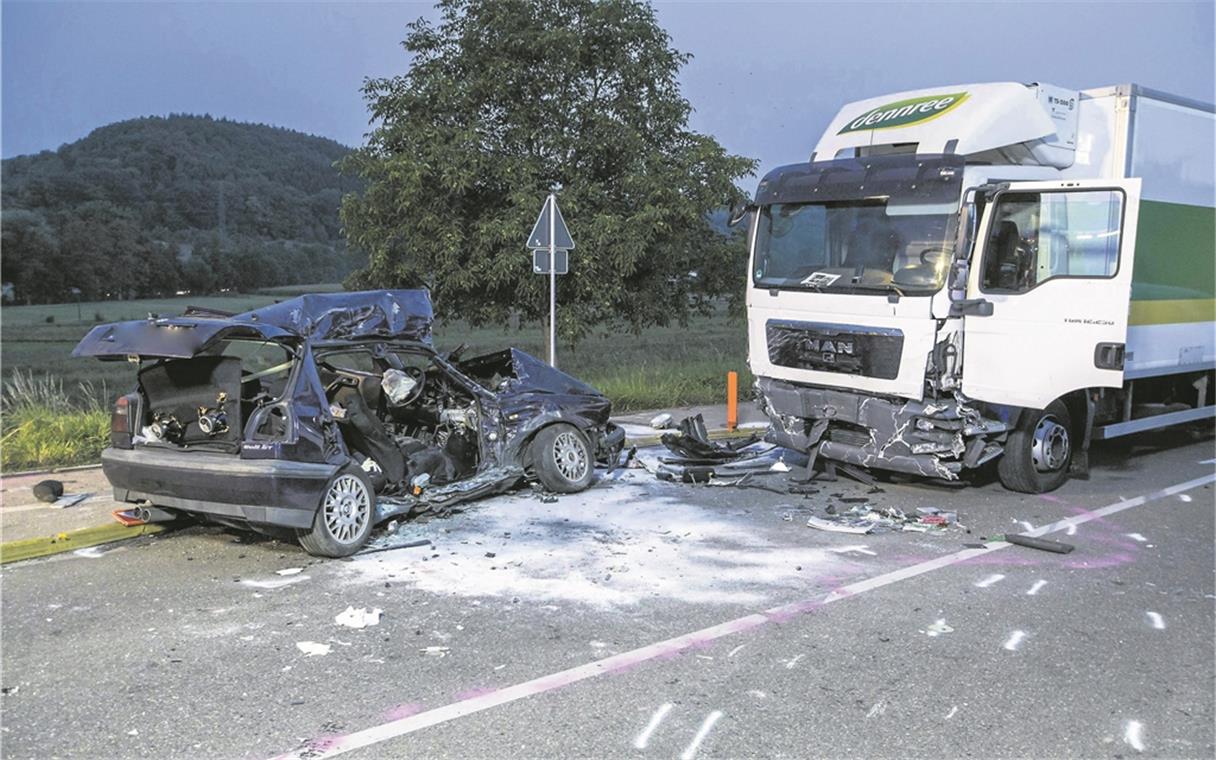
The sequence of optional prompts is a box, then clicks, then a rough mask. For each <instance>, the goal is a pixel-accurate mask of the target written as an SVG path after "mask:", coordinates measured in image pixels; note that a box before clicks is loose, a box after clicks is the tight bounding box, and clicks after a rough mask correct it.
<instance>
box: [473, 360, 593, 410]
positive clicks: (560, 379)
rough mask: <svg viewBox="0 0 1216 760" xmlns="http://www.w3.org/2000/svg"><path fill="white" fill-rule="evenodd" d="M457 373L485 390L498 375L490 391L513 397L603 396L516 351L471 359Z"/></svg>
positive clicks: (576, 380)
mask: <svg viewBox="0 0 1216 760" xmlns="http://www.w3.org/2000/svg"><path fill="white" fill-rule="evenodd" d="M458 366H459V367H460V370H461V371H462V372H464V373H465V374H467V375H469V376H470V377H473V378H476V379H477V380H479V381H481V382H483V384H485V385H487V386H489V385H490V383H489V382H488V381H489V380H490V379H491V378H492V377H494V376H495V375H498V376H499V378H500V384H499V387H497V388H493V390H496V391H499V392H503V391H512V392H516V393H527V392H534V393H560V394H563V395H567V396H595V397H599V398H603V396H604V394H602V393H600V392H599V391H597V390H596V389H595V388H592V387H591V386H590V385H587V384H586V383H584V382H583V381H581V380H578V379H577V378H574V377H571V376H570V375H567V374H566V373H565V372H562V371H561V370H559V369H556V368H554V367H550V366H549V365H548V364H546V363H545V362H543V361H541V360H540V359H537V358H536V357H535V356H532V355H531V354H528V353H524V352H523V351H520V350H519V349H518V348H507V349H504V350H502V351H495V352H494V353H492V354H484V355H482V356H475V357H473V358H472V359H466V360H465V361H462V362H460V363H459V365H458Z"/></svg>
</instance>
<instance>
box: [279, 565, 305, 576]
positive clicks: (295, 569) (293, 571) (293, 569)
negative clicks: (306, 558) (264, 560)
mask: <svg viewBox="0 0 1216 760" xmlns="http://www.w3.org/2000/svg"><path fill="white" fill-rule="evenodd" d="M303 570H304V568H302V567H285V568H283V569H282V570H275V571H274V574H275V575H296V574H298V573H300V572H303Z"/></svg>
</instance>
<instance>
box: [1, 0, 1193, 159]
mask: <svg viewBox="0 0 1216 760" xmlns="http://www.w3.org/2000/svg"><path fill="white" fill-rule="evenodd" d="M1214 5H1216V4H1214V3H1213V2H1212V1H1211V0H1207V1H1206V2H1172V3H1171V2H1155V3H1094V2H1085V3H1073V4H1069V3H1062V2H1051V3H1043V4H1032V3H1014V2H1009V3H1001V4H990V3H937V4H927V3H926V4H917V3H892V4H887V3H864V2H855V3H848V4H844V3H814V2H802V3H794V2H791V3H708V2H682V3H675V2H671V3H657V4H656V7H657V9H658V13H659V20H660V22H661V23H662V24H663V25H664V27H665V28H666V29H667V31H668V33H669V34H670V35H671V37H672V41H673V44H674V46H675V47H676V48H678V49H680V50H683V51H686V52H690V53H692V54H693V55H694V56H695V58H694V59H693V61H692V63H690V64H689V65H688V66H687V67H686V69H685V70H684V72H683V75H682V82H683V85H684V94H685V96H686V97H687V98H688V99H689V100H690V101H691V103H692V105H693V107H694V108H695V109H696V111H695V114H694V116H693V119H692V127H693V128H694V129H696V130H698V131H701V132H706V133H710V134H712V135H714V136H716V137H717V138H718V140H719V141H720V142H722V144H723V145H725V146H726V148H727V149H728V150H730V151H732V152H735V153H740V154H743V155H747V156H751V157H755V158H759V159H760V161H761V172H764V171H767V170H768V169H771V168H773V167H774V166H777V165H779V164H784V163H791V162H795V161H803V160H806V158H807V156H808V155H809V152H810V150H811V148H812V147H813V145H814V143H815V141H816V139H817V137H818V135H819V133H820V132H821V131H822V130H823V128H824V126H825V125H826V124H827V122H828V120H829V119H830V118H831V117H832V116H833V115H834V114H835V112H836V111H837V109H838V108H839V107H840V106H841V105H842V104H843V103H845V102H847V101H850V100H857V99H860V98H864V97H870V96H874V95H881V94H883V93H887V92H895V91H899V90H908V89H914V88H918V87H929V86H937V85H948V84H957V83H967V82H983V81H1002V80H1016V81H1025V82H1030V81H1045V82H1051V83H1053V84H1057V85H1061V86H1065V87H1075V88H1077V89H1087V88H1092V87H1099V86H1104V85H1111V84H1116V83H1122V82H1136V83H1139V84H1142V85H1146V86H1149V87H1153V88H1157V89H1162V90H1166V91H1169V92H1174V93H1177V94H1180V95H1185V96H1188V97H1191V98H1196V99H1199V100H1204V101H1209V102H1210V101H1212V100H1214V99H1216V96H1214V93H1213V90H1214V87H1216V83H1214V74H1213V71H1214V69H1216V61H1214V59H1213V25H1214V23H1216V21H1214V18H1213V7H1214ZM419 15H428V16H431V17H434V15H435V14H434V11H433V10H432V8H431V6H430V4H429V3H377V4H373V3H356V2H351V3H286V2H263V3H167V2H165V3H143V4H140V3H101V2H97V3H68V2H14V1H13V0H4V2H3V5H2V10H0V16H2V18H0V22H2V24H3V34H2V47H3V61H2V63H3V80H2V85H3V91H2V92H3V120H2V132H0V152H2V154H3V156H5V157H9V156H14V155H19V154H23V153H32V152H37V151H39V150H45V149H55V148H57V147H59V146H60V145H61V144H63V143H66V142H71V141H73V140H77V139H79V138H81V137H84V136H85V135H86V134H88V133H89V131H91V130H92V129H94V128H96V127H99V126H102V125H104V124H107V123H110V122H113V121H117V120H121V119H127V118H131V117H135V116H144V115H165V114H169V113H199V114H201V113H209V114H211V115H213V116H226V117H228V118H232V119H236V120H240V121H254V122H263V123H269V124H274V125H278V126H284V127H289V128H292V129H297V130H300V131H303V132H310V133H313V134H319V135H324V136H327V137H331V138H333V139H335V140H338V141H340V142H342V143H345V144H347V145H358V144H360V143H361V142H362V141H363V134H364V133H365V132H366V131H367V111H366V108H365V104H364V102H363V100H362V96H361V95H360V92H359V87H360V84H361V82H362V80H363V78H364V77H366V76H385V75H391V74H395V73H400V72H403V71H405V70H406V68H407V67H408V65H409V59H408V57H407V55H406V53H405V52H404V50H403V49H402V48H401V47H400V44H399V43H400V41H401V40H402V39H403V38H404V37H405V34H406V31H405V25H406V24H407V23H408V22H409V21H411V20H412V19H414V18H416V17H418V16H419ZM554 116H555V118H561V114H555V115H554Z"/></svg>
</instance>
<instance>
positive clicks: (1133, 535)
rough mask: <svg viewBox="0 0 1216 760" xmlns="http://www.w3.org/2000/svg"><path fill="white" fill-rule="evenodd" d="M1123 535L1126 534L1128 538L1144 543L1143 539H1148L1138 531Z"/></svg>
mask: <svg viewBox="0 0 1216 760" xmlns="http://www.w3.org/2000/svg"><path fill="white" fill-rule="evenodd" d="M1124 535H1126V536H1127V537H1128V538H1130V539H1131V540H1133V541H1139V542H1140V543H1144V542H1145V541H1147V540H1148V539H1147V538H1145V537H1144V536H1142V535H1141V534H1139V533H1126V534H1124Z"/></svg>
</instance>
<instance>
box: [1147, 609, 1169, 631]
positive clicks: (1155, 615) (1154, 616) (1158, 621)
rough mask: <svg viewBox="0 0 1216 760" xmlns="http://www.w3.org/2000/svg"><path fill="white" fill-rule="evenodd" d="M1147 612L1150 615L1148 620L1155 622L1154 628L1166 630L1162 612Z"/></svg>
mask: <svg viewBox="0 0 1216 760" xmlns="http://www.w3.org/2000/svg"><path fill="white" fill-rule="evenodd" d="M1145 614H1147V615H1148V621H1149V622H1150V623H1152V624H1153V627H1154V628H1156V629H1157V630H1158V631H1164V630H1165V620H1163V619H1162V618H1161V613H1159V612H1152V611H1149V612H1147V613H1145Z"/></svg>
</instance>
